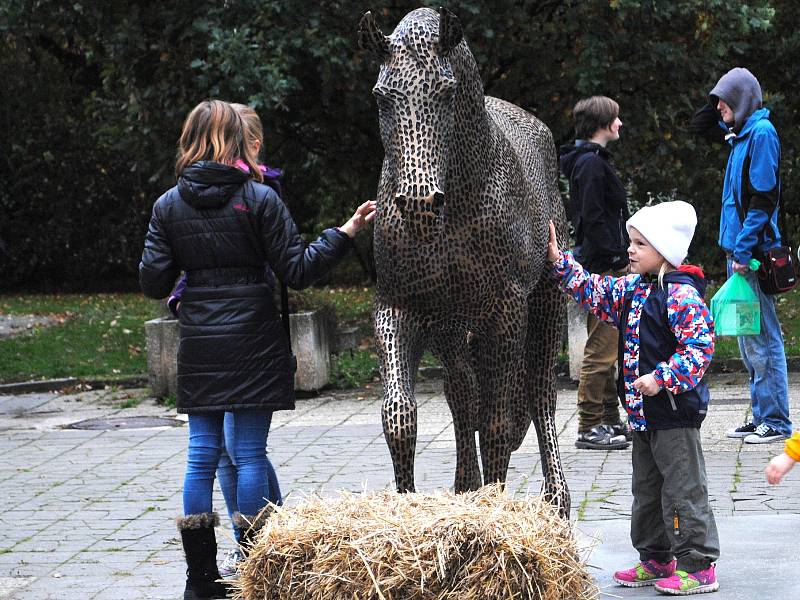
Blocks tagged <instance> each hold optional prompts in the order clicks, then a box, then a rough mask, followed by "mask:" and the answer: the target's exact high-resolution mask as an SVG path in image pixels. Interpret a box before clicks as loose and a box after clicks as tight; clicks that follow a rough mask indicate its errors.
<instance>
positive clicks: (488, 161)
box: [359, 9, 569, 515]
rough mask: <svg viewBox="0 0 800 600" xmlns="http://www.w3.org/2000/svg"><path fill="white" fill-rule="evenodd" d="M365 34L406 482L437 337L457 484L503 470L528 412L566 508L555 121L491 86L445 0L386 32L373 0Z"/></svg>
mask: <svg viewBox="0 0 800 600" xmlns="http://www.w3.org/2000/svg"><path fill="white" fill-rule="evenodd" d="M359 43H360V45H361V46H362V48H366V49H369V50H370V51H372V52H373V53H374V54H375V55H377V56H378V57H379V58H380V60H381V61H382V64H381V67H380V73H379V75H378V80H377V82H376V84H375V86H374V88H373V93H374V95H375V98H376V101H377V104H378V111H379V122H380V132H381V139H382V141H383V146H384V150H385V157H384V162H383V168H382V171H381V178H380V183H379V186H378V195H377V199H378V208H377V210H378V215H377V219H376V226H375V240H374V241H375V261H376V266H377V272H378V284H377V290H376V296H375V332H376V340H377V345H378V351H379V357H380V368H381V375H382V378H383V382H384V402H383V407H382V414H383V429H384V434H385V437H386V440H387V443H388V446H389V450H390V453H391V455H392V462H393V465H394V472H395V481H396V484H397V488H398V490H399V491H412V490H414V449H415V444H416V424H417V423H416V422H417V413H416V401H415V398H414V376H415V373H416V370H417V367H418V365H419V361H420V358H421V356H422V353H423V352H424V350H426V349H429V350H430V351H431V352H432V353H433V354H434V355H435V356H436V357H437V358H438V359H439V360H440V361H441V363H442V365H443V367H444V370H445V396H446V398H447V402H448V404H449V406H450V409H451V411H452V413H453V423H454V427H455V433H456V448H457V464H456V475H455V489H456V491H466V490H470V489H476V488H477V487H478V486H480V485H481V482H482V481H483V482H485V483H489V482H494V481H500V482H503V481H505V478H506V474H507V470H508V464H509V459H510V455H511V452H512V451H513V450H515V449H517V448H518V447H519V445H520V444H521V443H522V440H523V438H524V437H525V434H526V432H527V430H528V426H529V424H530V422H531V419H533V422H534V425H535V427H536V431H537V434H538V440H539V448H540V453H541V455H542V465H543V472H544V493H545V495H546V496H547V497H548V498H550V499H551V501H553V502H554V503H555V504H556V505H557V506H558V507H559V509H560V511H561V512H562V514H564V515H566V514H568V512H569V492H568V490H567V486H566V481H565V478H564V474H563V471H562V468H561V461H560V457H559V453H558V440H557V435H556V430H555V399H556V393H555V381H554V365H555V357H556V353H557V351H558V348H559V343H560V325H561V323H562V322H563V307H564V304H563V301H562V299H561V298H560V295H559V293H558V291H557V289H556V288H555V284H554V282H553V281H552V280H551V279H550V278H549V277H547V276H546V275H545V270H546V268H547V266H546V264H545V261H546V244H547V239H548V232H547V223H548V220H550V219H552V220H553V221H554V222H555V223H556V226H557V228H558V229H559V230H560V233H561V234H562V235H563V234H564V231H565V218H564V209H563V204H562V201H561V198H560V195H559V193H558V187H557V168H556V157H555V146H554V144H553V139H552V135H551V133H550V131H549V130H548V129H547V127H546V126H545V125H544V124H543V123H541V121H539V120H538V119H536V118H535V117H534V116H533V115H531V114H529V113H527V112H525V111H524V110H522V109H520V108H519V107H517V106H514V105H512V104H509V103H507V102H504V101H502V100H498V99H496V98H491V97H485V96H484V94H483V84H482V82H481V79H480V75H479V72H478V68H477V65H476V63H475V59H474V58H473V56H472V53H471V52H470V50H469V48H468V46H467V43H466V41H465V40H464V39H463V34H462V30H461V25H460V24H459V22H458V19H457V18H456V17H455V16H454V15H453V14H452V13H450V12H448V11H446V10H444V9H442V10H441V11H440V13H438V14H437V13H436V12H434V11H432V10H430V9H418V10H415V11H413V12H411V13H409V14H408V15H406V16H405V17H404V18H403V20H402V21H401V22H400V23H399V24H398V26H397V28H396V29H395V30H394V32H393V33H392V35H391V36H385V35H383V34H382V33H381V32H380V30H379V29H378V28H377V26H376V24H375V22H374V19H373V18H372V15H371V14H370V13H366V14H365V15H364V17H363V18H362V20H361V23H360V25H359ZM476 431H477V432H478V434H479V440H480V449H481V452H480V454H481V462H482V466H483V476H481V470H480V468H479V466H478V459H477V449H476V443H475V432H476Z"/></svg>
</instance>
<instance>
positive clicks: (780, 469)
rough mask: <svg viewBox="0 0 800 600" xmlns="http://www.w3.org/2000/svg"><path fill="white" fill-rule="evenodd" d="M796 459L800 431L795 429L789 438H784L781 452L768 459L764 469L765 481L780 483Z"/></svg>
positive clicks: (798, 457)
mask: <svg viewBox="0 0 800 600" xmlns="http://www.w3.org/2000/svg"><path fill="white" fill-rule="evenodd" d="M798 460H800V432H798V431H795V432H794V435H792V437H791V439H788V440H786V447H785V449H784V451H783V453H782V454H779V455H778V456H776V457H775V458H773V459H772V460H771V461H769V464H768V465H767V468H766V469H765V470H764V473H765V474H766V476H767V481H768V482H769V483H771V484H772V485H775V484H777V483H780V482H781V479H783V476H784V475H786V474H787V473H788V472H789V471H791V470H792V467H794V465H795V463H796V462H797V461H798Z"/></svg>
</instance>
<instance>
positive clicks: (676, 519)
mask: <svg viewBox="0 0 800 600" xmlns="http://www.w3.org/2000/svg"><path fill="white" fill-rule="evenodd" d="M672 531H673V532H674V533H675V537H680V535H681V518H680V516H679V515H678V507H677V506H673V507H672Z"/></svg>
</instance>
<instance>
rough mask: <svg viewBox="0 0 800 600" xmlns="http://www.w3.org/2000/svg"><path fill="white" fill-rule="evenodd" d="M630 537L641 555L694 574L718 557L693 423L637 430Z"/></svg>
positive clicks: (698, 435) (634, 434)
mask: <svg viewBox="0 0 800 600" xmlns="http://www.w3.org/2000/svg"><path fill="white" fill-rule="evenodd" d="M632 462H633V477H632V484H631V491H632V492H633V508H632V510H631V542H632V543H633V547H634V548H636V550H638V552H639V560H656V561H658V562H660V563H666V562H669V561H670V560H672V558H673V557H675V558H676V559H677V561H678V569H680V570H682V571H687V572H689V573H693V572H695V571H699V570H701V569H706V568H708V566H709V565H710V564H711V563H713V562H714V561H716V560H717V559H718V558H719V535H718V534H717V524H716V522H715V521H714V514H713V513H712V512H711V507H710V506H709V504H708V480H707V477H706V465H705V460H704V459H703V448H702V447H701V445H700V430H699V429H693V428H678V429H664V430H657V431H634V432H633V451H632Z"/></svg>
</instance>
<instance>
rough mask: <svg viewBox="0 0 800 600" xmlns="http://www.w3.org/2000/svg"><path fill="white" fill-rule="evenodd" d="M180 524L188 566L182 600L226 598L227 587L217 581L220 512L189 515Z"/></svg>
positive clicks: (178, 521)
mask: <svg viewBox="0 0 800 600" xmlns="http://www.w3.org/2000/svg"><path fill="white" fill-rule="evenodd" d="M177 523H178V531H180V532H181V541H182V542H183V551H184V553H185V554H186V566H187V569H186V589H185V591H184V592H183V600H212V599H216V598H227V597H228V594H227V590H228V588H227V586H226V585H224V584H222V583H218V582H217V579H220V576H219V571H218V570H217V538H216V535H215V534H214V527H215V526H216V525H219V516H218V515H217V513H199V514H196V515H186V516H185V517H180V518H179V519H178V520H177Z"/></svg>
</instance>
